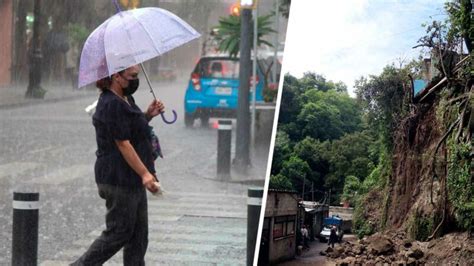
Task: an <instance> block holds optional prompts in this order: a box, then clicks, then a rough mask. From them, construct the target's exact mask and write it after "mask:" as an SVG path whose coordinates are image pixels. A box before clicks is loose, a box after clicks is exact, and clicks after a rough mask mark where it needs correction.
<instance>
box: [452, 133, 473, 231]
mask: <svg viewBox="0 0 474 266" xmlns="http://www.w3.org/2000/svg"><path fill="white" fill-rule="evenodd" d="M448 149H449V151H450V153H449V160H448V195H449V200H450V202H451V203H452V204H453V206H454V213H455V217H456V221H457V223H458V226H459V227H461V228H463V229H467V230H473V229H474V186H473V177H472V176H471V174H470V170H471V167H473V166H472V164H473V163H472V159H471V158H470V152H472V143H455V142H454V141H453V140H452V139H451V140H450V141H449V142H448Z"/></svg>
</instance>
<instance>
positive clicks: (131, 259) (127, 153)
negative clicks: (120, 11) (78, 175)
mask: <svg viewBox="0 0 474 266" xmlns="http://www.w3.org/2000/svg"><path fill="white" fill-rule="evenodd" d="M138 73H139V68H138V66H132V67H129V68H127V69H125V70H123V71H120V72H118V73H115V74H113V75H112V76H111V77H106V78H103V79H101V80H99V81H97V82H96V86H97V87H98V88H99V89H101V91H102V92H101V94H100V97H99V100H98V103H97V108H96V111H95V113H94V115H93V125H94V127H95V132H96V140H97V147H98V149H97V151H96V156H97V160H96V163H95V181H96V183H97V187H98V193H99V196H100V197H101V198H102V199H104V200H105V205H106V208H107V213H106V216H105V219H106V229H105V230H104V231H103V232H102V234H101V235H100V236H99V237H98V238H97V239H96V240H95V241H94V242H93V243H92V244H91V246H90V247H89V249H88V250H87V251H86V252H85V253H84V254H83V255H82V256H81V257H80V258H79V259H78V260H77V261H75V262H74V263H72V264H71V265H102V264H104V263H105V262H106V261H107V260H108V259H110V258H111V257H112V256H113V255H114V254H115V253H117V252H118V251H119V250H120V249H122V248H123V264H124V265H134V266H136V265H138V266H139V265H145V253H146V249H147V246H148V210H147V209H148V207H147V195H146V189H147V190H149V191H150V192H152V193H157V192H159V190H160V184H159V182H158V179H157V178H156V175H155V167H154V157H153V155H152V153H153V149H152V144H151V139H150V128H149V125H148V122H149V121H150V120H151V119H152V118H153V117H155V116H157V115H159V114H161V113H162V112H163V111H164V105H163V103H162V102H161V101H157V100H153V101H152V103H151V104H150V105H149V107H148V109H147V110H146V112H145V113H143V112H142V111H141V110H140V108H139V107H138V106H137V105H136V104H135V101H134V99H133V97H132V94H133V93H134V92H135V91H136V90H137V88H138V85H139V80H138Z"/></svg>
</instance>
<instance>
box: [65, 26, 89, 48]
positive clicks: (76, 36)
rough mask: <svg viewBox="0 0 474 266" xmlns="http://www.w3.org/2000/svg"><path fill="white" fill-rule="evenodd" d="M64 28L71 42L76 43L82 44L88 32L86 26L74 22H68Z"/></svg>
mask: <svg viewBox="0 0 474 266" xmlns="http://www.w3.org/2000/svg"><path fill="white" fill-rule="evenodd" d="M66 30H67V32H68V34H69V38H70V39H71V41H72V43H74V44H77V45H82V44H83V43H85V41H86V39H87V37H88V36H89V34H90V31H89V30H88V29H87V28H86V27H84V26H82V25H80V24H75V23H70V24H69V25H68V26H67V29H66Z"/></svg>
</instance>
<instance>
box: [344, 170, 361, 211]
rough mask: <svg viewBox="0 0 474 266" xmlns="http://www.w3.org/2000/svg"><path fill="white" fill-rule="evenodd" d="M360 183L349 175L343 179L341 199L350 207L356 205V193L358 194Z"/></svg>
mask: <svg viewBox="0 0 474 266" xmlns="http://www.w3.org/2000/svg"><path fill="white" fill-rule="evenodd" d="M360 187H361V183H360V180H359V178H357V177H356V176H353V175H350V176H347V177H346V178H345V181H344V189H343V191H342V196H341V199H342V200H343V201H348V202H349V203H350V204H351V205H352V206H353V205H355V203H356V197H357V193H359V190H360Z"/></svg>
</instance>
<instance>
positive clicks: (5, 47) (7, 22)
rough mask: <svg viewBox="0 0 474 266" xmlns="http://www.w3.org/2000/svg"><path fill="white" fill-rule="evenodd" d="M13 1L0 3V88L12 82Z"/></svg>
mask: <svg viewBox="0 0 474 266" xmlns="http://www.w3.org/2000/svg"><path fill="white" fill-rule="evenodd" d="M12 2H13V0H2V1H0V40H1V41H0V86H4V85H9V84H10V82H11V71H10V68H11V64H12V36H13V32H12V30H13V27H12V22H13V17H12V16H13V14H12V13H13V3H12Z"/></svg>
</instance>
